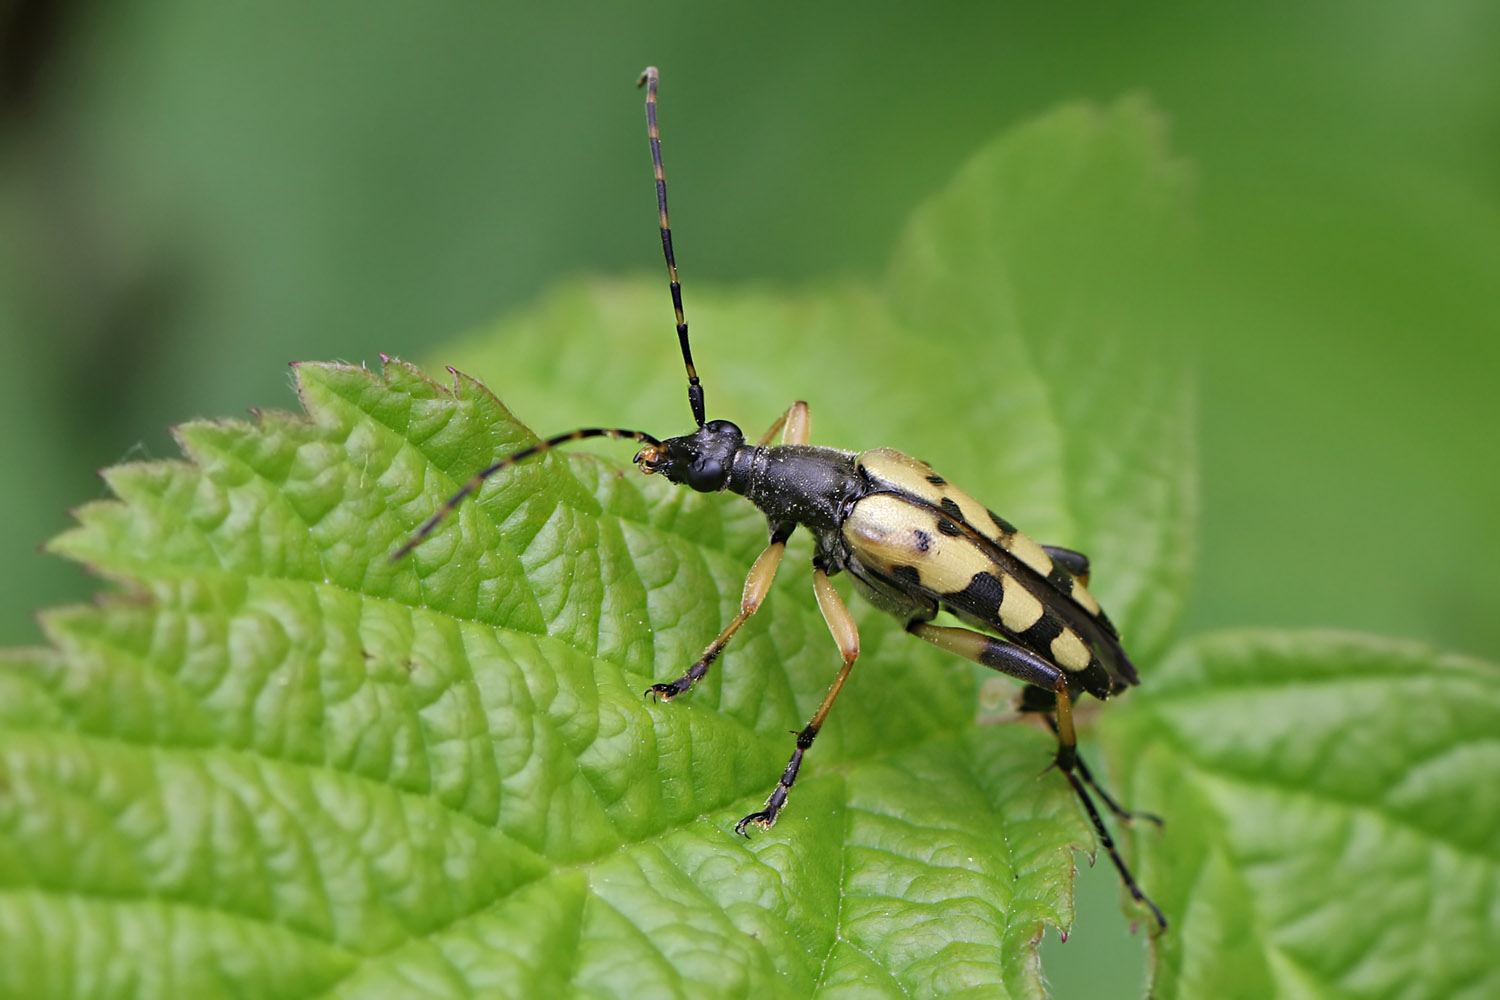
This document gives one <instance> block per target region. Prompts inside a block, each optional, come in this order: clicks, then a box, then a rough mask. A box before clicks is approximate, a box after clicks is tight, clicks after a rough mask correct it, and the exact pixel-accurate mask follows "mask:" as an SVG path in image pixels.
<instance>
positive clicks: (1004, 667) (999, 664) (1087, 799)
mask: <svg viewBox="0 0 1500 1000" xmlns="http://www.w3.org/2000/svg"><path fill="white" fill-rule="evenodd" d="M906 630H907V631H908V632H910V633H912V634H913V635H915V636H917V637H919V638H922V639H926V640H927V641H928V642H930V643H932V644H933V645H934V646H937V647H938V648H939V649H945V650H947V651H948V652H950V653H957V654H958V655H959V656H962V657H964V658H965V659H969V660H973V661H974V662H975V663H979V664H983V665H984V666H986V667H990V668H992V669H994V670H998V671H1000V672H1001V673H1004V674H1009V675H1010V676H1012V677H1015V678H1018V679H1020V680H1023V681H1025V682H1027V683H1028V684H1034V685H1036V686H1037V687H1039V688H1042V689H1043V692H1042V694H1043V695H1050V696H1051V697H1052V699H1053V703H1052V705H1051V707H1050V709H1049V708H1047V707H1044V706H1043V704H1040V703H1042V702H1043V698H1042V697H1035V698H1033V699H1032V704H1033V707H1032V708H1031V709H1030V710H1031V711H1045V712H1048V713H1049V714H1048V719H1049V721H1051V723H1052V731H1053V732H1054V733H1056V734H1057V769H1058V770H1059V771H1061V772H1062V773H1063V774H1064V775H1065V776H1066V777H1067V779H1068V784H1070V785H1072V786H1073V791H1074V793H1075V794H1076V795H1077V796H1078V799H1079V801H1081V802H1082V803H1083V808H1084V811H1085V812H1086V813H1088V816H1089V820H1090V822H1092V823H1093V825H1094V831H1095V832H1096V833H1098V834H1099V843H1100V844H1101V845H1103V847H1104V849H1105V851H1107V852H1108V853H1109V859H1110V861H1112V862H1114V866H1115V870H1116V871H1118V872H1119V873H1120V880H1121V881H1122V882H1124V883H1125V888H1126V889H1127V890H1128V891H1129V892H1130V895H1131V898H1133V899H1134V900H1135V901H1136V902H1138V903H1140V904H1142V905H1143V906H1145V907H1146V908H1147V909H1149V910H1150V911H1151V914H1152V916H1154V917H1155V918H1156V923H1157V926H1158V927H1159V928H1160V929H1161V930H1166V928H1167V918H1166V917H1164V916H1162V913H1161V910H1160V909H1158V908H1157V906H1156V904H1155V903H1153V902H1151V900H1150V899H1149V898H1148V897H1147V896H1146V894H1145V893H1144V892H1142V891H1141V887H1140V885H1139V884H1138V883H1137V882H1136V880H1135V876H1134V875H1132V874H1130V869H1129V868H1128V867H1127V866H1126V864H1125V859H1124V858H1122V857H1121V856H1120V852H1119V849H1118V848H1117V847H1116V846H1115V840H1114V838H1113V837H1111V836H1110V834H1109V829H1108V827H1106V826H1105V825H1104V817H1102V816H1100V815H1099V810H1098V809H1097V808H1095V806H1094V800H1093V798H1092V797H1091V796H1090V795H1089V791H1088V787H1087V785H1085V783H1084V780H1083V779H1082V777H1081V776H1082V775H1085V774H1088V768H1087V767H1086V766H1085V765H1084V763H1083V761H1081V760H1079V758H1078V736H1077V733H1076V732H1075V731H1074V729H1073V697H1072V695H1071V694H1069V692H1068V678H1067V674H1065V673H1064V672H1063V671H1062V670H1061V669H1059V668H1058V667H1056V666H1054V665H1053V664H1051V663H1048V662H1047V661H1046V660H1044V659H1042V658H1041V657H1040V656H1037V655H1036V654H1035V653H1033V652H1031V651H1030V650H1027V649H1022V648H1021V647H1020V646H1017V645H1016V644H1014V643H1010V642H1005V641H1003V640H1000V639H996V638H995V637H993V636H988V635H985V634H983V633H982V632H975V631H973V630H972V629H966V628H952V627H947V626H941V625H931V624H928V623H927V622H924V621H912V622H910V623H908V624H907V626H906ZM1088 785H1093V786H1094V788H1096V789H1097V788H1098V787H1099V786H1098V785H1095V784H1094V782H1093V779H1092V776H1090V777H1089V779H1088ZM1100 794H1101V795H1102V794H1103V793H1102V792H1101V793H1100ZM1105 799H1106V801H1109V802H1111V803H1112V802H1113V800H1112V799H1109V797H1108V796H1105Z"/></svg>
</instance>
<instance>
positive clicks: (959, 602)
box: [946, 570, 1004, 621]
mask: <svg viewBox="0 0 1500 1000" xmlns="http://www.w3.org/2000/svg"><path fill="white" fill-rule="evenodd" d="M1003 596H1004V591H1002V590H1001V588H1000V578H999V577H997V576H995V575H994V574H993V573H986V572H985V571H983V570H980V571H979V572H978V573H975V574H974V576H973V578H972V579H971V580H969V585H968V586H967V587H965V588H964V589H963V590H960V591H959V592H958V593H956V594H953V595H951V596H949V597H948V598H946V600H948V601H950V602H951V603H952V604H953V605H954V606H955V607H957V608H959V609H960V610H963V611H967V612H969V613H970V614H974V615H979V616H981V617H983V618H984V619H985V620H987V621H988V620H992V619H993V618H994V617H995V609H996V608H998V607H999V606H1000V600H1001V598H1002V597H1003Z"/></svg>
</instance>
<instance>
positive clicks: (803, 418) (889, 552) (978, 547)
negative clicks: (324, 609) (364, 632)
mask: <svg viewBox="0 0 1500 1000" xmlns="http://www.w3.org/2000/svg"><path fill="white" fill-rule="evenodd" d="M657 79H658V74H657V70H656V67H655V66H648V67H647V68H646V70H645V72H644V73H642V74H641V76H640V79H639V80H638V81H637V86H643V87H645V88H646V126H647V133H648V135H649V137H650V142H651V164H652V167H653V168H654V171H655V174H656V205H657V212H658V215H659V217H660V224H661V246H662V253H663V254H664V255H665V257H666V261H667V274H668V277H669V278H670V280H671V289H672V309H673V311H674V312H675V313H676V316H677V341H678V345H679V346H680V348H681V350H682V361H683V364H684V365H685V366H686V367H687V377H688V404H689V405H690V406H691V407H692V410H693V420H694V421H696V422H697V425H698V427H697V430H695V431H693V432H692V433H691V434H684V435H682V436H681V437H672V438H667V439H666V440H659V439H657V438H655V437H653V436H651V435H650V434H647V433H645V432H644V431H633V430H625V429H623V428H618V427H587V428H583V429H581V430H576V431H569V432H568V433H566V434H559V435H557V436H556V437H550V438H547V439H545V440H543V441H539V442H538V443H536V444H534V445H532V446H531V447H529V448H526V449H523V450H522V451H519V452H516V453H515V454H513V455H511V456H509V457H508V458H504V459H501V460H500V461H498V462H495V463H494V464H492V465H490V466H489V467H487V468H485V469H483V470H481V471H480V472H479V473H477V474H476V475H475V476H474V477H473V478H472V479H470V480H469V481H468V482H467V483H465V484H464V485H463V487H462V488H461V489H460V490H459V491H458V492H457V493H455V494H454V495H453V496H452V497H451V498H450V499H449V500H448V501H447V503H445V504H443V506H442V507H441V508H440V509H439V510H438V511H437V513H435V514H433V515H432V516H431V517H430V518H428V519H427V520H426V521H425V522H424V523H423V524H422V525H421V527H419V528H418V529H417V531H416V533H415V534H413V535H412V537H411V539H410V540H409V541H407V542H406V543H405V544H404V545H402V546H401V548H400V549H398V550H397V551H396V552H395V554H394V555H393V556H392V557H391V558H392V560H393V561H394V560H397V559H400V558H401V557H403V556H405V555H406V554H407V553H409V552H411V550H412V549H414V548H416V546H417V545H419V544H421V542H422V540H423V539H425V538H426V537H427V536H428V535H430V534H432V532H433V530H434V529H435V528H436V527H437V526H438V524H439V523H440V522H441V521H442V520H443V518H444V517H446V516H447V514H448V513H449V512H450V511H452V510H453V509H454V508H455V507H457V506H458V505H459V504H460V503H461V502H462V501H463V500H464V498H465V497H467V496H468V495H469V494H471V493H473V492H474V491H475V490H476V489H478V488H479V486H480V484H481V483H483V482H484V481H485V480H486V479H488V478H489V477H490V476H493V475H495V474H496V473H497V472H500V471H502V470H504V469H507V468H509V467H510V466H512V465H515V464H516V463H517V462H521V461H524V460H525V459H528V458H531V457H532V456H534V455H540V454H542V453H544V452H546V451H549V450H550V449H552V448H555V447H557V446H558V445H560V444H565V443H568V442H571V441H582V440H585V439H587V438H597V437H608V438H623V439H628V440H633V441H637V442H639V443H640V445H641V448H640V450H639V451H638V452H636V454H635V458H634V459H633V461H634V462H635V464H636V465H638V466H639V467H640V470H641V472H643V473H645V474H646V475H648V476H649V475H654V474H660V475H662V476H665V477H666V478H667V480H668V481H670V482H673V483H678V484H681V485H686V486H689V487H691V488H692V489H694V490H697V491H698V492H700V493H721V492H723V491H724V490H728V491H730V492H731V493H738V494H739V495H740V496H743V497H745V498H746V499H747V500H749V501H750V502H751V503H753V504H754V505H755V506H756V507H758V508H760V510H761V511H762V512H763V513H764V514H765V515H766V520H767V522H768V524H769V527H770V535H771V539H770V544H768V545H767V546H766V549H765V551H764V552H762V553H761V554H760V556H759V558H757V559H756V560H755V564H754V565H753V566H751V567H750V574H749V576H748V577H747V578H746V580H745V592H744V597H743V598H742V600H741V601H740V611H739V614H737V615H735V616H734V618H733V619H731V620H730V622H729V624H728V625H726V626H724V630H723V631H722V632H720V633H719V635H718V638H716V639H714V641H713V642H711V643H709V644H708V648H707V649H705V650H704V651H703V655H702V656H700V657H699V658H698V659H697V661H696V662H694V663H693V665H692V666H690V667H688V669H687V672H686V673H684V674H683V675H682V676H681V677H679V678H677V679H676V680H673V681H667V682H664V683H660V684H653V685H652V686H651V688H650V689H649V690H648V691H647V692H646V694H647V695H649V696H651V697H654V698H660V699H661V700H663V701H670V700H671V699H673V698H675V697H677V696H678V695H680V694H685V693H687V691H688V690H689V689H691V688H692V686H693V685H694V684H696V683H697V682H698V681H700V680H702V679H703V676H704V674H706V673H707V672H708V668H709V666H710V665H711V664H712V663H713V662H714V660H716V659H718V657H719V654H720V653H722V652H723V651H724V647H725V646H727V645H728V644H729V640H730V639H731V638H733V636H734V634H735V632H737V631H738V630H739V628H740V626H741V625H743V624H744V623H745V621H746V620H747V619H748V618H749V617H750V616H751V615H753V614H755V612H756V609H758V608H759V607H760V605H761V602H762V601H764V600H765V597H766V593H767V592H768V591H769V590H770V587H771V580H772V578H774V577H775V575H776V568H777V567H778V566H779V565H780V564H781V557H782V555H783V554H784V553H785V552H786V543H787V539H788V537H790V536H791V534H792V532H793V531H795V530H796V529H797V528H798V527H799V526H801V527H804V528H806V529H807V530H808V531H810V532H811V533H812V535H813V539H814V554H813V591H814V593H815V595H816V596H817V601H818V607H819V609H820V610H821V611H822V613H823V618H824V620H825V621H826V622H827V623H828V629H829V631H830V632H832V633H833V639H834V642H835V643H836V644H837V645H838V648H839V652H840V653H841V654H842V655H843V660H844V663H843V666H842V667H841V668H840V669H839V672H838V675H837V676H836V677H834V679H833V684H832V685H831V686H830V687H829V689H828V694H827V695H826V696H824V698H823V702H822V704H820V705H819V706H818V710H817V711H816V712H814V713H813V717H812V720H811V721H809V722H808V724H807V725H806V726H805V727H804V728H803V729H802V730H801V731H800V732H798V733H797V744H796V748H795V749H794V750H793V751H792V756H791V760H789V761H788V762H787V765H786V769H785V770H784V771H783V772H782V774H781V780H780V781H779V782H777V784H776V787H775V788H774V789H773V790H772V791H771V795H770V797H769V798H767V799H766V804H765V808H763V809H761V810H759V811H757V812H753V813H751V814H750V815H748V816H746V817H745V818H744V819H742V820H740V821H739V822H738V823H736V824H735V827H734V829H735V832H736V833H740V834H743V833H744V832H745V827H746V826H748V825H750V824H752V823H753V824H755V825H757V826H761V827H767V828H769V827H770V826H771V825H772V824H773V823H775V822H776V817H777V816H779V815H780V814H781V810H782V808H783V807H784V806H785V805H786V800H787V795H788V794H789V793H790V792H791V790H792V785H793V784H794V783H795V782H796V780H797V775H798V773H799V772H800V771H801V769H802V760H803V757H804V756H805V755H806V753H807V751H808V750H809V749H811V748H812V745H813V740H814V739H816V737H817V735H818V731H819V730H821V729H822V728H823V722H824V720H826V719H827V717H828V710H829V709H830V708H832V707H833V702H834V699H835V698H837V697H838V694H839V691H841V690H842V689H843V687H844V681H845V680H847V679H848V677H849V670H850V668H851V667H853V666H854V661H855V660H856V659H857V658H858V657H859V632H858V630H857V629H856V628H855V624H854V619H853V617H851V616H850V614H849V610H848V608H846V607H845V606H844V602H843V599H842V598H840V597H839V595H838V592H837V591H836V590H834V588H833V584H831V583H830V582H829V577H831V576H833V575H835V574H837V573H840V572H847V573H848V574H849V576H850V577H851V578H852V579H853V580H854V587H855V589H856V590H857V591H859V593H860V594H862V595H863V596H864V597H865V598H866V599H867V600H868V601H870V603H872V604H874V605H875V606H876V607H877V608H879V609H881V610H882V611H885V612H888V613H890V614H892V615H894V616H895V617H896V618H897V619H898V620H899V621H900V622H901V623H902V624H903V625H904V626H905V627H906V631H908V632H910V633H911V634H912V635H915V636H916V637H917V638H919V639H925V640H926V641H927V642H930V643H932V644H933V645H934V646H937V647H938V648H940V649H945V650H947V651H948V652H950V653H956V654H958V655H959V656H962V657H966V658H967V659H970V660H973V661H974V662H976V663H980V664H983V665H984V666H986V667H990V668H992V669H994V670H998V671H1000V672H1001V673H1004V674H1009V675H1010V676H1011V677H1014V678H1017V679H1018V680H1020V681H1022V682H1023V683H1024V684H1025V687H1024V688H1023V689H1022V696H1021V710H1022V711H1027V712H1036V713H1039V714H1041V715H1042V716H1043V717H1044V718H1045V719H1046V720H1047V723H1048V725H1049V726H1050V727H1051V729H1052V731H1053V733H1054V734H1055V735H1056V736H1057V756H1056V758H1055V761H1054V762H1055V765H1056V767H1057V769H1058V770H1059V771H1061V772H1062V773H1063V775H1064V776H1065V777H1066V778H1067V779H1068V783H1069V784H1070V785H1072V787H1073V791H1074V792H1075V793H1077V795H1078V798H1079V801H1081V802H1082V803H1083V808H1084V810H1085V811H1086V812H1087V813H1088V816H1089V819H1090V820H1091V821H1092V822H1093V825H1094V829H1095V830H1096V831H1098V834H1099V840H1100V842H1101V843H1102V844H1103V845H1104V848H1105V850H1106V851H1108V852H1109V856H1110V860H1112V861H1113V862H1114V865H1115V868H1116V869H1117V870H1118V871H1119V873H1120V878H1121V880H1122V881H1123V882H1124V884H1125V888H1126V889H1128V890H1129V892H1130V895H1131V896H1132V897H1134V898H1135V900H1136V901H1137V902H1139V903H1141V904H1143V905H1144V906H1146V907H1147V908H1148V909H1150V911H1151V915H1152V916H1153V917H1154V918H1155V920H1156V923H1157V926H1158V928H1159V929H1161V930H1165V929H1166V926H1167V921H1166V918H1165V917H1163V916H1162V913H1161V910H1160V909H1158V908H1157V906H1156V904H1155V903H1153V902H1151V900H1150V899H1148V898H1147V897H1146V895H1145V893H1143V892H1142V891H1141V887H1140V886H1139V885H1138V884H1137V883H1136V880H1135V877H1134V876H1132V875H1131V873H1130V869H1129V868H1128V867H1127V866H1126V864H1125V861H1124V859H1123V858H1121V857H1120V854H1119V851H1118V850H1116V848H1115V843H1114V840H1113V839H1112V838H1111V837H1110V835H1109V830H1108V829H1107V828H1106V827H1105V825H1104V820H1103V818H1102V817H1101V816H1100V814H1099V810H1098V809H1096V808H1095V806H1094V801H1093V798H1092V797H1091V796H1090V795H1089V788H1093V789H1094V791H1095V792H1097V793H1098V794H1099V797H1100V798H1101V799H1102V800H1103V801H1104V804H1105V805H1106V806H1107V807H1108V808H1109V809H1110V811H1111V812H1113V813H1114V814H1115V815H1116V816H1118V817H1119V818H1121V819H1122V820H1127V821H1128V820H1130V819H1132V818H1134V817H1136V816H1139V817H1141V818H1145V819H1150V820H1152V821H1154V822H1156V823H1160V822H1161V820H1160V819H1159V818H1158V817H1156V816H1152V815H1150V814H1149V813H1134V814H1133V813H1130V812H1127V811H1126V810H1124V809H1122V808H1121V807H1120V805H1119V804H1118V803H1117V802H1115V800H1114V799H1112V798H1111V797H1110V796H1109V794H1108V793H1107V792H1105V791H1104V789H1102V788H1100V787H1099V785H1098V783H1097V782H1096V781H1095V780H1094V777H1093V775H1092V774H1091V773H1090V772H1089V769H1088V767H1087V765H1085V764H1084V762H1083V761H1082V760H1081V759H1080V758H1079V757H1078V753H1077V738H1076V735H1075V732H1074V728H1073V702H1074V700H1075V699H1077V698H1078V697H1080V696H1081V695H1082V694H1084V693H1088V694H1091V695H1093V696H1094V697H1096V698H1100V699H1103V698H1108V697H1110V696H1111V695H1114V694H1118V693H1119V692H1121V691H1123V690H1124V689H1125V688H1127V687H1129V686H1131V685H1133V684H1137V683H1139V682H1140V678H1139V676H1138V675H1137V674H1136V670H1135V667H1134V666H1133V665H1132V664H1131V662H1130V659H1129V657H1127V656H1126V655H1125V651H1124V650H1123V649H1122V648H1121V646H1120V637H1119V633H1117V632H1116V631H1115V627H1114V625H1112V624H1111V623H1110V620H1109V617H1108V616H1107V615H1105V613H1104V611H1103V610H1102V609H1101V608H1100V607H1099V603H1098V602H1097V601H1095V600H1094V598H1093V596H1092V595H1091V594H1090V593H1089V591H1088V587H1087V585H1088V580H1089V560H1088V557H1087V556H1085V555H1083V554H1082V553H1080V552H1074V551H1072V550H1070V549H1064V548H1058V547H1056V546H1050V545H1038V544H1037V543H1036V542H1034V541H1032V540H1031V538H1029V537H1028V536H1027V535H1025V534H1023V533H1021V532H1020V531H1018V530H1016V528H1015V526H1014V525H1012V524H1011V523H1010V522H1009V521H1007V520H1005V518H1003V517H1001V516H1000V515H999V514H996V513H995V512H994V511H992V510H989V509H987V508H986V507H985V506H984V505H983V504H981V503H979V502H978V501H977V500H975V499H974V498H973V497H971V496H970V495H969V494H967V493H965V492H964V491H963V490H961V489H959V488H958V487H956V486H954V485H953V484H952V483H950V482H948V480H946V479H944V478H943V477H942V476H940V475H938V474H937V473H936V472H934V471H933V470H932V468H931V467H930V466H928V465H926V464H925V463H923V462H919V461H917V460H916V459H914V458H910V457H908V456H906V455H903V454H902V453H901V452H899V451H896V450H894V449H892V448H876V449H874V450H873V451H866V452H862V453H860V454H854V453H852V452H847V451H840V450H838V449H835V448H825V447H821V446H818V445H811V444H808V443H807V442H808V438H809V436H810V434H809V427H810V420H809V415H808V408H807V404H806V403H804V402H800V401H799V402H796V403H793V404H792V405H791V407H789V408H788V409H787V411H786V412H785V413H783V414H782V415H781V416H780V417H778V418H777V419H776V422H775V423H773V424H772V425H771V427H770V429H769V430H767V431H766V432H765V433H764V434H762V435H761V437H760V439H759V440H758V441H757V442H756V443H755V444H746V443H745V436H744V434H743V433H742V432H741V431H740V429H739V428H738V427H736V426H735V425H734V424H732V423H730V422H729V421H727V420H708V421H705V420H704V410H703V386H702V384H701V383H700V382H699V380H698V372H697V370H696V369H695V368H694V367H693V354H692V350H691V349H690V347H689V345H688V326H687V320H686V319H685V318H684V317H683V312H682V285H681V284H680V283H679V282H678V280H677V260H676V257H675V256H674V255H673V253H672V230H671V227H670V226H669V225H668V224H667V181H666V176H665V174H664V173H663V172H662V165H661V137H660V134H659V132H658V130H657V124H656V89H657ZM778 434H780V435H781V443H780V444H772V443H771V442H772V441H773V440H774V439H775V438H776V436H777V435H778ZM939 610H945V611H948V612H950V613H952V614H953V615H954V616H955V617H957V618H958V619H959V620H960V621H963V622H964V623H965V624H968V625H972V626H974V628H975V629H982V630H984V631H975V630H974V629H969V628H956V627H952V626H943V625H934V624H932V619H933V618H934V617H935V616H936V615H937V613H938V611H939ZM988 632H993V633H998V634H999V636H1000V638H996V637H995V636H993V635H989V634H986V633H988Z"/></svg>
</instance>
